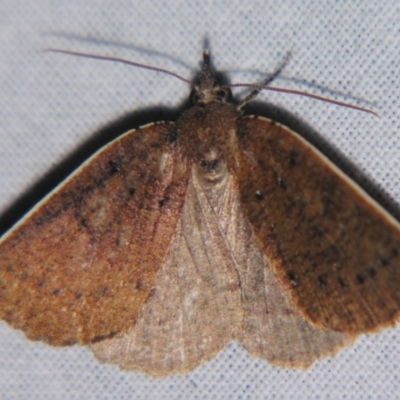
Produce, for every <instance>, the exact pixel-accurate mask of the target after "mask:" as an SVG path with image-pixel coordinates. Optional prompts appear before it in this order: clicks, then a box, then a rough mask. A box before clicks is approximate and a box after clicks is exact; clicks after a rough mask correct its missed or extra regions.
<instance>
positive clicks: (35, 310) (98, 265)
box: [0, 123, 189, 345]
mask: <svg viewBox="0 0 400 400" xmlns="http://www.w3.org/2000/svg"><path fill="white" fill-rule="evenodd" d="M173 130H174V126H173V125H172V124H167V123H162V124H156V125H150V126H147V127H144V128H142V129H139V130H137V131H130V132H128V133H126V134H125V135H123V136H122V137H120V138H118V139H116V140H115V141H113V142H112V143H110V144H109V145H107V146H106V147H104V148H103V149H102V150H100V151H99V152H98V153H97V154H95V155H94V156H93V157H92V158H91V159H90V160H88V161H87V162H86V163H85V164H84V165H83V166H82V167H81V168H80V169H79V170H78V171H77V172H75V173H74V174H73V175H72V176H71V177H70V178H69V179H68V180H67V181H66V182H64V183H63V184H62V185H60V186H59V187H58V188H57V189H56V190H54V192H52V193H51V194H50V195H49V196H48V197H47V198H45V199H44V200H43V201H42V202H41V203H39V204H38V205H37V206H36V207H35V208H34V209H33V210H32V211H31V212H30V213H29V214H28V215H27V216H26V217H25V218H24V219H23V220H22V221H21V222H20V223H18V224H17V226H16V227H14V228H13V229H12V230H11V231H10V232H9V233H8V234H6V235H5V236H4V237H3V238H2V239H1V241H0V317H1V318H2V319H4V320H5V321H7V322H9V323H10V324H11V325H13V326H14V327H15V328H20V329H22V330H24V331H25V333H26V334H27V336H28V337H30V338H31V339H40V340H44V341H47V342H49V343H51V344H57V345H62V344H67V343H73V342H80V343H87V342H90V341H93V340H95V339H99V338H102V337H106V336H110V335H112V334H114V333H116V332H119V331H121V330H124V329H126V328H128V327H129V326H130V325H131V324H132V321H133V320H135V319H136V317H137V315H138V313H139V312H140V310H141V308H142V305H143V303H144V302H145V301H146V299H147V297H148V295H149V293H150V291H151V290H152V288H153V286H154V280H155V275H156V273H157V271H158V269H159V268H160V266H161V265H162V263H163V261H164V259H165V257H166V255H167V252H168V249H169V246H170V243H171V241H172V238H173V235H174V231H175V227H176V224H177V221H178V219H179V216H180V214H181V209H182V204H183V201H184V196H185V193H186V187H187V181H188V178H189V169H188V168H187V165H186V163H185V162H183V161H182V160H181V159H180V156H179V152H178V151H177V149H176V146H175V145H174V143H171V140H170V138H171V137H172V136H171V133H172V131H173Z"/></svg>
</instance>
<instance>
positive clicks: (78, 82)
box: [0, 0, 400, 399]
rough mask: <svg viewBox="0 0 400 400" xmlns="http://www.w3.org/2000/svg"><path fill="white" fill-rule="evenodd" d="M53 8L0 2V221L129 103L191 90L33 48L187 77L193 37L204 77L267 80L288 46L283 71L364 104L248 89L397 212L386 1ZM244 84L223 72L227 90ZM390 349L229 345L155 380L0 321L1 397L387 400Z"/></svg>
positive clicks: (139, 105) (396, 58)
mask: <svg viewBox="0 0 400 400" xmlns="http://www.w3.org/2000/svg"><path fill="white" fill-rule="evenodd" d="M60 3H62V2H58V1H50V0H34V1H33V0H32V1H17V0H2V1H1V3H0V30H1V41H0V54H1V60H0V85H1V88H0V127H1V129H0V212H2V211H3V212H4V210H6V208H7V207H8V206H10V205H11V204H13V202H14V201H15V200H16V199H17V198H18V196H19V195H21V194H23V193H24V192H26V190H27V189H29V188H30V187H31V185H33V184H34V183H35V182H37V181H38V180H40V178H42V177H43V176H44V175H45V174H46V172H48V171H50V170H51V169H52V168H53V167H54V166H56V165H57V164H58V163H59V162H60V161H62V160H64V159H65V158H66V157H67V156H68V155H70V154H72V153H73V152H74V150H75V149H78V148H79V146H81V145H82V143H84V142H85V140H87V139H88V138H90V137H92V136H93V135H95V134H96V132H98V131H99V130H101V129H102V128H103V127H105V126H107V125H108V124H110V123H112V122H114V121H118V120H119V119H121V118H123V117H124V116H125V115H126V114H127V113H129V112H132V111H134V110H147V109H149V108H150V107H155V106H156V107H160V106H166V107H177V106H179V105H180V104H182V102H183V101H184V100H185V99H186V98H187V96H188V94H189V91H190V90H189V87H187V85H185V84H184V83H181V82H179V81H177V80H175V79H173V78H170V77H168V76H165V75H162V74H155V73H152V72H149V71H143V70H140V69H136V68H130V67H128V66H124V65H120V64H113V63H109V62H102V61H94V60H87V59H81V58H77V57H70V56H64V55H60V54H50V53H42V52H40V50H41V49H43V48H45V47H48V46H56V47H59V48H68V49H75V50H84V51H89V52H93V53H99V54H109V55H118V56H121V57H128V58H131V59H134V60H137V61H140V62H145V63H149V64H152V65H158V66H161V67H163V68H168V69H171V70H173V71H175V72H178V73H180V74H182V75H183V76H186V77H189V78H190V77H191V76H192V73H193V69H194V68H197V67H198V65H199V61H200V59H201V51H202V39H203V37H204V36H205V35H207V36H208V38H209V39H210V42H211V48H212V55H213V58H214V61H215V66H216V67H217V68H220V69H224V70H231V71H232V70H235V71H237V70H255V69H257V70H262V71H271V70H273V69H274V68H275V67H276V65H277V64H279V62H280V61H281V60H282V58H283V56H284V55H285V53H286V52H287V51H288V50H290V49H292V50H293V51H294V56H293V59H292V60H291V62H290V64H289V65H288V67H287V68H286V70H285V71H284V74H283V75H284V76H285V77H292V78H296V79H305V80H307V81H308V82H312V81H314V82H316V83H317V84H320V85H323V86H326V87H328V88H330V89H332V90H334V91H341V92H343V93H346V94H348V95H349V96H355V97H358V98H362V99H364V100H368V101H370V102H373V103H375V104H376V106H375V109H376V110H377V111H378V112H379V114H380V118H376V117H373V116H370V115H368V114H365V113H361V112H355V111H353V110H349V109H346V108H343V107H336V106H332V105H329V104H326V103H322V102H318V101H313V100H310V99H306V98H302V97H298V96H289V95H278V94H274V93H263V94H262V95H261V96H260V99H262V100H263V101H269V102H272V103H275V104H279V105H281V106H283V107H284V108H286V109H288V110H290V111H291V112H293V113H294V114H295V115H298V116H301V118H302V119H303V120H304V121H306V122H307V123H309V124H310V125H311V126H313V127H314V128H315V130H316V131H317V132H319V133H320V135H321V136H323V137H324V138H325V139H326V140H327V141H328V142H329V143H331V144H332V146H334V147H335V148H337V149H339V151H340V152H341V153H342V154H343V155H344V156H346V157H348V158H349V159H350V160H351V162H352V163H353V164H354V165H356V166H357V167H358V168H359V169H360V170H362V171H365V173H366V174H367V175H368V176H369V180H370V182H371V183H372V184H374V185H376V186H377V187H380V188H382V189H383V191H384V192H385V193H387V194H388V196H389V197H391V198H393V199H394V201H395V202H396V203H397V204H399V203H400V168H399V157H400V141H399V136H400V129H399V125H400V111H399V110H400V104H399V102H400V87H399V75H400V48H399V47H400V4H399V2H398V1H396V0H394V1H385V2H376V1H374V0H372V1H361V0H360V1H324V2H321V1H320V0H314V1H312V0H301V1H298V0H296V1H273V0H263V1H253V0H247V1H246V2H241V1H228V0H226V1H211V0H201V1H191V2H189V1H153V2H150V1H147V2H145V1H135V0H125V1H106V0H104V1H103V0H97V1H90V2H83V1H80V0H69V1H68V2H63V3H62V4H60ZM89 39H96V40H89ZM135 49H144V51H136V50H135ZM158 52H160V53H163V54H165V55H167V56H169V58H167V57H160V56H158V55H157V53H158ZM173 60H175V61H173ZM191 68H192V69H191ZM258 78H259V76H258V75H254V74H253V75H244V74H242V73H235V74H234V75H232V80H234V81H236V82H238V81H249V80H255V79H258ZM278 84H279V85H281V86H286V87H288V86H290V87H296V88H300V89H303V90H313V91H314V93H317V94H325V95H329V94H330V93H329V92H328V93H327V92H325V93H324V92H320V91H319V90H316V89H312V88H310V87H309V86H307V85H300V84H295V83H294V82H293V81H287V80H280V81H277V82H276V85H278ZM345 99H346V98H345ZM349 99H350V100H351V99H352V98H351V97H347V100H349ZM367 105H368V104H367ZM121 133H122V132H121ZM399 290H400V288H399ZM399 350H400V328H399V327H398V328H393V329H388V330H384V331H382V332H380V333H378V334H376V335H368V336H362V337H360V338H359V339H358V340H357V342H356V343H355V345H353V346H350V347H348V348H345V349H343V350H342V351H341V352H340V353H339V354H338V355H336V356H335V357H334V358H326V359H322V360H321V361H318V362H316V363H315V364H314V365H313V366H312V368H311V369H309V370H307V371H298V370H290V369H282V368H277V367H274V366H271V365H269V364H268V363H267V362H265V361H263V360H259V359H255V358H252V357H250V356H249V355H248V354H247V353H246V352H244V351H243V350H242V349H241V348H240V346H238V345H237V344H231V345H229V346H228V347H227V348H226V349H225V350H224V351H223V352H222V353H221V354H219V355H218V356H217V357H215V358H214V359H213V360H211V361H210V362H208V363H205V364H203V365H201V366H200V367H199V368H197V369H195V370H194V371H192V372H190V373H188V374H186V375H182V376H179V375H178V376H172V377H168V378H163V379H153V378H151V377H149V376H147V375H145V374H141V373H134V372H122V371H120V370H119V369H118V368H117V367H115V366H108V365H102V364H99V363H98V362H97V361H96V360H95V359H94V357H93V356H92V354H91V352H90V351H89V350H88V349H86V348H84V347H79V346H74V347H69V348H53V347H49V346H47V345H45V344H42V343H39V342H30V341H28V340H27V339H26V338H25V337H24V335H23V334H22V333H21V332H20V331H16V330H13V329H11V328H10V327H8V326H7V325H6V324H5V323H3V322H0V398H1V399H72V398H73V399H92V398H96V399H146V398H151V399H157V398H164V399H212V398H219V399H228V398H229V399H236V398H237V399H239V398H240V399H257V398H268V399H269V398H274V399H285V398H297V399H316V398H318V399H338V398H349V399H350V398H358V399H366V398H377V399H378V398H382V399H389V398H398V397H399V393H400V383H399V379H400V377H399V371H400V369H399V368H400V354H399Z"/></svg>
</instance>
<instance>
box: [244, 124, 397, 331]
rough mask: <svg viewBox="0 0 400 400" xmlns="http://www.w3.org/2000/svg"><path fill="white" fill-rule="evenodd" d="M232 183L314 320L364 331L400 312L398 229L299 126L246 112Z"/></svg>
mask: <svg viewBox="0 0 400 400" xmlns="http://www.w3.org/2000/svg"><path fill="white" fill-rule="evenodd" d="M238 129H239V132H240V135H239V136H240V137H241V138H242V142H241V145H242V152H241V156H240V158H241V159H240V167H239V168H238V174H237V183H238V185H239V190H240V194H241V202H242V205H243V207H244V210H245V213H246V214H247V216H248V218H249V221H250V224H251V226H252V228H253V230H254V232H255V234H256V237H257V240H258V243H259V245H260V246H261V248H262V249H263V252H264V254H265V255H266V256H267V257H268V259H269V260H270V262H271V265H272V267H273V270H274V272H275V274H276V276H277V278H278V280H279V281H280V283H281V284H283V285H284V287H285V288H287V289H288V291H289V293H290V295H291V298H292V301H293V302H294V304H295V305H296V306H297V307H298V308H299V310H300V311H301V312H302V313H303V314H304V315H305V316H306V317H307V318H309V319H310V320H311V321H312V322H313V323H315V324H316V325H318V326H324V327H328V328H331V329H334V330H339V331H347V332H364V331H369V330H373V329H375V328H378V327H380V326H384V325H389V324H393V323H394V320H395V318H397V316H398V315H399V310H400V226H399V224H398V223H397V222H396V221H395V220H394V219H393V218H392V217H391V216H389V215H388V214H387V213H386V212H385V211H384V210H383V209H382V208H381V207H380V206H378V205H377V204H376V203H375V202H374V201H373V200H372V199H370V198H369V197H368V195H367V194H365V193H364V192H363V191H362V190H361V189H360V188H359V187H357V186H356V185H355V184H354V183H353V182H352V181H350V180H349V179H348V178H347V177H346V176H345V175H343V173H342V172H340V171H339V170H338V169H337V168H336V167H335V166H334V165H333V164H332V163H330V162H329V161H328V160H327V159H326V158H325V157H324V156H323V155H321V154H320V153H319V152H318V151H317V150H316V149H315V148H313V147H312V146H311V145H310V144H309V143H307V142H306V141H305V140H304V139H303V138H301V137H300V136H299V135H297V134H296V133H295V132H293V131H291V130H289V129H288V128H286V127H283V126H281V125H279V124H276V123H274V122H273V121H270V120H267V119H264V118H259V119H256V118H244V119H242V120H241V121H240V123H239V128H238Z"/></svg>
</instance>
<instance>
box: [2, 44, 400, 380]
mask: <svg viewBox="0 0 400 400" xmlns="http://www.w3.org/2000/svg"><path fill="white" fill-rule="evenodd" d="M256 92H257V90H256V91H255V92H254V93H253V94H256ZM191 97H192V99H193V103H194V104H193V106H192V107H191V108H190V109H188V110H187V111H186V112H184V113H183V114H182V116H181V117H180V118H179V119H178V120H177V121H176V122H175V123H171V122H160V123H152V124H149V125H146V126H142V127H141V128H139V129H137V130H131V131H129V132H127V133H125V134H124V135H122V136H120V137H118V138H117V139H116V140H114V141H112V142H111V143H109V144H108V145H106V146H105V147H103V148H102V149H101V150H99V151H98V152H97V153H96V154H94V155H93V156H92V157H91V158H90V159H89V160H87V161H86V162H85V163H84V164H83V165H82V166H81V167H80V168H79V169H78V170H77V171H76V172H74V173H73V174H72V175H71V176H70V177H69V178H68V179H67V180H66V181H64V182H63V183H62V184H60V185H59V186H58V187H57V188H56V189H55V190H54V191H52V192H51V193H50V194H49V195H48V196H47V197H46V198H44V199H43V200H42V201H41V202H40V203H39V204H37V205H36V206H35V208H34V209H33V210H31V211H30V212H29V213H28V214H27V215H26V216H25V217H24V218H23V219H22V220H21V221H20V222H19V223H17V224H16V225H15V226H14V227H13V228H12V229H11V230H10V231H9V232H8V233H6V234H5V235H4V236H3V237H2V238H1V241H0V317H1V319H3V320H4V321H6V322H7V323H9V324H10V325H11V326H13V327H14V328H17V329H21V330H23V331H24V332H25V334H26V336H27V337H28V338H30V339H32V340H42V341H45V342H46V343H49V344H51V345H57V346H63V345H70V344H82V345H89V346H90V347H91V349H92V350H93V352H94V354H95V355H96V357H98V359H99V360H101V361H103V362H109V363H114V364H117V365H119V366H120V367H121V368H124V369H134V370H140V371H145V372H147V373H149V374H152V375H158V376H163V375H168V374H173V373H183V372H186V371H189V370H191V369H193V368H194V367H196V366H197V365H199V364H201V363H203V362H204V361H206V360H209V359H210V358H211V357H213V356H214V355H215V354H217V353H218V352H219V351H220V350H221V349H222V348H223V347H224V346H225V345H226V344H227V343H228V342H229V341H232V340H235V341H238V342H239V343H241V345H242V346H243V347H244V348H245V349H246V350H247V351H248V352H249V353H250V354H252V355H254V356H257V357H260V358H262V359H266V360H268V361H270V362H272V363H274V364H277V365H281V366H288V367H300V368H304V367H308V366H309V365H311V364H312V363H313V362H314V361H315V360H316V359H318V358H320V357H323V356H326V355H332V354H334V353H335V352H337V351H338V349H340V348H341V347H342V346H344V345H346V344H349V343H351V342H352V341H353V340H354V338H355V337H356V336H357V335H359V334H361V333H364V332H372V331H376V330H378V329H380V328H383V327H387V326H390V325H393V324H394V323H395V322H396V319H397V318H398V317H399V312H400V311H399V310H400V225H399V223H398V222H397V221H396V220H395V219H394V218H393V217H391V216H390V215H389V214H388V213H387V212H386V211H385V210H383V209H382V208H381V207H380V206H379V205H378V204H377V203H376V202H375V201H374V200H372V199H371V198H370V197H369V196H368V195H367V194H366V193H365V192H364V191H363V190H362V189H361V188H360V187H358V186H357V185H356V184H355V183H354V182H352V181H351V180H350V179H349V178H348V177H346V176H345V175H344V174H343V173H342V172H341V171H340V170H339V169H338V168H337V167H336V166H335V165H333V164H332V163H331V162H330V161H329V160H328V159H327V158H326V157H325V156H324V155H322V154H321V153H320V152H319V151H318V150H317V149H315V148H314V147H313V146H312V145H311V144H310V143H308V142H307V141H306V140H305V139H304V138H302V137H301V136H300V135H299V134H297V133H296V132H294V131H292V130H290V129H289V128H287V127H285V126H283V125H281V124H279V123H277V122H274V121H272V120H269V119H266V118H261V117H256V116H246V115H245V114H244V113H243V111H242V110H241V106H239V107H237V106H235V105H234V104H232V103H231V102H230V101H229V99H230V90H229V89H228V88H227V87H225V86H220V85H218V83H217V82H216V79H215V76H214V72H213V69H212V67H211V65H210V55H209V52H207V51H205V52H204V63H203V68H202V71H201V74H200V78H199V84H198V85H196V86H195V87H194V88H193V92H192V95H191ZM250 97H251V96H250Z"/></svg>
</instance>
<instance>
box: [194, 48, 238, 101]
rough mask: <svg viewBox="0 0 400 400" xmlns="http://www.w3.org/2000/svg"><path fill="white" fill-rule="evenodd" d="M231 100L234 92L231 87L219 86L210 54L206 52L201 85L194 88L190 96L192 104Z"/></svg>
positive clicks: (200, 80)
mask: <svg viewBox="0 0 400 400" xmlns="http://www.w3.org/2000/svg"><path fill="white" fill-rule="evenodd" d="M231 98H232V92H231V90H230V89H229V87H227V86H221V85H219V84H218V82H217V80H216V78H215V73H214V70H213V69H212V67H211V61H210V52H209V51H208V50H205V51H204V52H203V68H202V70H201V72H200V75H199V84H198V85H195V86H194V88H193V90H192V92H191V94H190V100H191V102H192V104H196V105H205V104H208V103H211V102H223V103H226V102H228V101H229V100H230V99H231Z"/></svg>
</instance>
